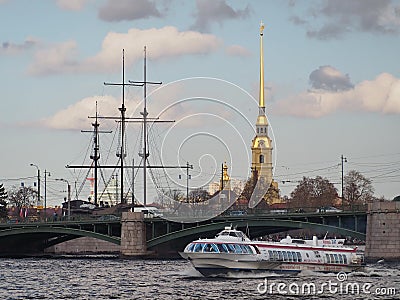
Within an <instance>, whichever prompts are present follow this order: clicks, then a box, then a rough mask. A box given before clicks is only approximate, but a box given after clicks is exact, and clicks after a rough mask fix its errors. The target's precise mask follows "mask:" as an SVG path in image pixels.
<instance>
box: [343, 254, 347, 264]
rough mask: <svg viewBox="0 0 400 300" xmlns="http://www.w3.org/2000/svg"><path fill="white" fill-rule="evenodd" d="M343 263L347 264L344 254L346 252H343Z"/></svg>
mask: <svg viewBox="0 0 400 300" xmlns="http://www.w3.org/2000/svg"><path fill="white" fill-rule="evenodd" d="M343 263H344V264H346V265H347V256H346V254H343Z"/></svg>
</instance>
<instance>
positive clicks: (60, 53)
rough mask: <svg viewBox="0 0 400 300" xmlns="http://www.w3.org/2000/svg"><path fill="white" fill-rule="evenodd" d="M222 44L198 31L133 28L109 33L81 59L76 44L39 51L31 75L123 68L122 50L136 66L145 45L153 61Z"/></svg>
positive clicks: (214, 47)
mask: <svg viewBox="0 0 400 300" xmlns="http://www.w3.org/2000/svg"><path fill="white" fill-rule="evenodd" d="M220 44H221V41H220V40H219V39H218V38H217V37H215V36H214V35H211V34H203V33H200V32H196V31H178V30H177V29H176V28H175V27H171V26H169V27H163V28H160V29H157V28H151V29H145V30H140V29H130V30H129V31H128V32H127V33H117V32H110V33H108V34H107V36H106V37H105V38H104V40H103V42H102V48H101V50H100V52H99V53H97V54H96V55H94V56H92V57H88V58H86V59H78V48H77V44H76V42H75V41H66V42H63V43H60V44H57V45H53V46H51V47H49V48H47V49H42V50H40V51H38V52H37V53H36V55H35V58H34V61H33V63H32V64H31V65H30V66H29V68H28V72H29V74H31V75H49V74H56V73H81V72H109V71H110V70H114V71H118V70H119V68H120V67H121V51H122V49H123V48H124V49H125V51H126V59H125V62H126V64H127V65H130V64H133V63H135V62H136V61H138V60H142V59H143V46H144V45H146V46H147V49H148V56H149V57H150V58H151V59H153V60H157V59H165V58H173V57H178V56H182V55H190V54H207V53H210V52H213V51H215V50H216V49H217V48H218V47H219V46H220Z"/></svg>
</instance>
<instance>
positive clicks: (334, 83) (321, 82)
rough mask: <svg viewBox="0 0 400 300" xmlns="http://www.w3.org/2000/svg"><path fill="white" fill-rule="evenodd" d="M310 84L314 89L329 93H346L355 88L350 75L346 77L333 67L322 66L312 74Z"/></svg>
mask: <svg viewBox="0 0 400 300" xmlns="http://www.w3.org/2000/svg"><path fill="white" fill-rule="evenodd" d="M310 84H311V86H312V88H313V89H322V90H327V91H333V92H337V91H345V90H349V89H352V88H353V87H354V86H353V84H352V83H351V82H350V77H349V75H348V74H346V75H344V74H342V73H340V72H339V71H338V70H337V69H335V68H334V67H331V66H321V67H319V68H318V69H317V70H314V71H312V72H311V74H310Z"/></svg>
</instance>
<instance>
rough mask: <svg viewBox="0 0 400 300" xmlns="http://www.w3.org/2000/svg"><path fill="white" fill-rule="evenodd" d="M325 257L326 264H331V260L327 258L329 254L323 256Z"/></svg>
mask: <svg viewBox="0 0 400 300" xmlns="http://www.w3.org/2000/svg"><path fill="white" fill-rule="evenodd" d="M325 255H326V263H327V264H330V263H331V258H330V256H329V254H325Z"/></svg>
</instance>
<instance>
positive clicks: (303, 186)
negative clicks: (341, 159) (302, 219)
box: [290, 176, 337, 211]
mask: <svg viewBox="0 0 400 300" xmlns="http://www.w3.org/2000/svg"><path fill="white" fill-rule="evenodd" d="M290 197H291V199H290V207H291V208H302V209H304V210H306V211H313V210H315V208H319V207H323V206H332V205H333V203H334V201H335V199H336V198H337V190H336V188H335V186H334V185H333V183H331V182H329V180H328V179H326V178H322V177H321V176H317V177H316V178H308V177H303V179H302V181H300V182H299V184H298V185H297V186H296V188H295V189H294V191H293V192H292V193H291V194H290Z"/></svg>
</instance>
